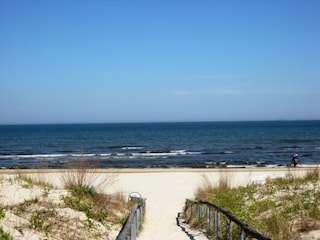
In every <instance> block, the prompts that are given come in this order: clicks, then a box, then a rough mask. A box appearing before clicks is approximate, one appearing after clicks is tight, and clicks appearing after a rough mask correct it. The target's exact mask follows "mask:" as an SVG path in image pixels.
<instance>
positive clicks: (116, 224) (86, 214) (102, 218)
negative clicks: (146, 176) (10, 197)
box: [0, 163, 129, 240]
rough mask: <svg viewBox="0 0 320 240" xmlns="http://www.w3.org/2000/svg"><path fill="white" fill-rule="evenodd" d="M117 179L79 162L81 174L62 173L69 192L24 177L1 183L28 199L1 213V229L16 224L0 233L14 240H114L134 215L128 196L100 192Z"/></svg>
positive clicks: (78, 169) (78, 172)
mask: <svg viewBox="0 0 320 240" xmlns="http://www.w3.org/2000/svg"><path fill="white" fill-rule="evenodd" d="M115 178H116V177H115V176H113V175H110V174H109V175H108V174H105V175H103V174H102V175H101V174H98V172H97V170H96V169H94V168H92V167H91V165H88V164H87V163H80V165H77V168H76V169H74V170H72V171H71V170H70V171H66V172H65V173H63V175H62V182H63V184H64V186H65V188H64V189H55V188H54V187H53V186H51V185H49V184H47V183H46V182H43V181H41V180H34V179H33V178H30V177H27V176H26V175H21V174H20V175H19V176H18V177H17V178H16V179H14V180H12V179H10V180H2V184H3V185H10V186H12V185H14V184H16V185H17V191H24V192H25V200H23V199H22V202H19V203H14V204H9V203H7V204H5V205H3V207H2V208H0V222H1V226H6V225H10V222H12V221H13V223H12V224H11V225H10V226H11V228H10V227H9V228H6V232H5V231H4V230H3V229H4V228H0V239H1V240H2V239H3V240H6V239H8V240H10V239H12V238H11V236H10V235H12V234H13V233H15V235H17V234H18V235H19V236H20V238H19V239H30V238H32V237H34V236H35V235H37V236H38V238H39V239H67V240H72V239H77V240H78V239H80V240H81V239H113V238H114V234H113V236H110V232H112V231H113V232H114V231H115V232H116V233H117V232H119V230H120V229H121V227H122V226H123V224H124V222H125V221H126V218H127V216H128V214H129V205H128V202H127V199H126V198H125V197H124V196H123V194H121V193H117V194H107V193H106V191H104V192H103V191H101V189H104V190H105V189H106V187H108V186H110V184H112V182H114V180H115ZM39 193H40V194H39ZM6 217H7V218H6ZM5 218H6V219H5ZM9 218H10V219H9ZM1 219H2V221H1ZM3 222H5V224H4V225H3V224H2V223H3ZM7 227H8V226H7ZM8 229H9V230H8Z"/></svg>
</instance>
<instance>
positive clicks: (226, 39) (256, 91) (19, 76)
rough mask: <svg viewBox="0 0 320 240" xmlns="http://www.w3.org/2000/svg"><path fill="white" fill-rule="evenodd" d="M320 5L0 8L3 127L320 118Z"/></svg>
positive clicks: (26, 4)
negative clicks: (12, 124)
mask: <svg viewBox="0 0 320 240" xmlns="http://www.w3.org/2000/svg"><path fill="white" fill-rule="evenodd" d="M319 13H320V1H318V0H308V1H304V0H299V1H296V0H290V1H289V0H288V1H282V0H271V1H270V0H268V1H257V0H251V1H250V0H243V1H238V0H234V1H209V0H203V1H202V0H200V1H197V0H194V1H189V0H170V1H169V0H168V1H165V0H164V1H152V0H145V1H143V0H130V1H129V0H128V1H124V0H123V1H121V0H119V1H116V0H109V1H103V0H93V1H89V0H87V1H82V0H73V1H71V0H69V1H68V0H64V1H62V0H54V1H43V0H38V1H33V0H28V1H25V0H21V1H16V0H2V1H0V124H8V123H9V124H10V123H82V122H83V123H87V122H150V121H152V122H158V121H224V120H279V119H288V120H299V119H320V107H319V103H320V14H319Z"/></svg>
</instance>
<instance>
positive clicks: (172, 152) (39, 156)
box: [0, 147, 201, 160]
mask: <svg viewBox="0 0 320 240" xmlns="http://www.w3.org/2000/svg"><path fill="white" fill-rule="evenodd" d="M136 149H140V147H132V149H131V147H130V150H136ZM128 150H129V149H128ZM195 154H201V152H190V151H186V150H170V151H146V152H131V153H130V152H129V153H121V152H117V153H72V154H67V153H57V154H56V153H53V154H1V155H0V159H14V160H15V159H53V158H93V157H95V158H99V157H102V158H117V157H121V158H123V157H127V158H137V157H170V156H179V155H195Z"/></svg>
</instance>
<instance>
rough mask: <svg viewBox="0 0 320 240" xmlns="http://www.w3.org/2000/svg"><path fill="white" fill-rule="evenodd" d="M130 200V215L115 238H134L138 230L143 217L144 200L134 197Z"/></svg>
mask: <svg viewBox="0 0 320 240" xmlns="http://www.w3.org/2000/svg"><path fill="white" fill-rule="evenodd" d="M132 202H133V205H132V207H131V212H130V215H129V217H128V219H127V221H126V223H125V225H124V226H123V228H122V229H121V231H120V233H119V235H118V236H117V238H116V240H136V237H137V233H138V230H139V228H140V226H141V223H142V221H143V218H144V213H145V206H146V204H145V202H146V201H145V199H143V198H135V199H132Z"/></svg>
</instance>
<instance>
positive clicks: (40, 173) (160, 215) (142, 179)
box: [0, 168, 307, 240]
mask: <svg viewBox="0 0 320 240" xmlns="http://www.w3.org/2000/svg"><path fill="white" fill-rule="evenodd" d="M306 170H307V169H305V168H253V169H99V170H98V174H99V175H101V176H105V175H110V176H112V179H113V181H112V184H110V185H109V186H107V187H106V188H104V189H99V191H103V192H105V193H110V194H111V193H116V192H122V193H123V194H124V195H125V196H129V194H130V193H131V192H138V193H140V194H141V196H142V197H143V198H145V199H146V216H145V222H144V224H143V229H142V231H141V233H140V234H139V237H138V239H139V240H150V239H153V240H157V239H159V240H160V239H190V237H188V236H187V234H186V233H185V232H183V231H182V230H181V228H180V227H179V226H177V217H178V214H179V213H180V212H182V209H183V206H184V203H185V200H186V199H188V198H189V199H193V198H194V193H195V191H196V189H197V187H199V186H201V184H202V182H203V180H204V178H207V179H208V180H209V181H210V182H212V183H213V184H215V183H218V181H219V179H220V178H221V177H227V179H228V182H229V184H230V185H231V186H240V185H241V186H246V185H248V184H251V183H252V182H257V183H263V181H264V180H265V179H266V178H267V177H269V178H277V177H283V176H286V175H287V174H292V175H294V176H302V175H303V174H305V172H306ZM66 171H69V170H53V169H51V170H39V169H38V170H19V171H17V170H2V171H1V172H0V174H1V175H2V179H4V178H7V177H8V176H14V175H15V174H24V175H26V176H30V177H35V178H36V177H39V178H41V180H42V181H45V182H48V183H51V184H52V185H53V186H55V188H56V189H58V190H61V191H63V184H62V182H61V177H60V176H61V175H62V174H64V173H65V172H66ZM29 197H30V198H31V197H32V196H29ZM19 198H20V199H19ZM21 198H22V199H21ZM27 198H28V196H26V195H25V194H19V193H18V192H14V193H13V192H4V191H3V190H2V191H1V202H2V204H6V203H10V202H19V201H21V200H23V199H27ZM115 234H116V233H114V235H115ZM17 239H18V238H17ZM19 239H22V238H19ZM195 239H198V238H195ZM199 239H201V238H199Z"/></svg>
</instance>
